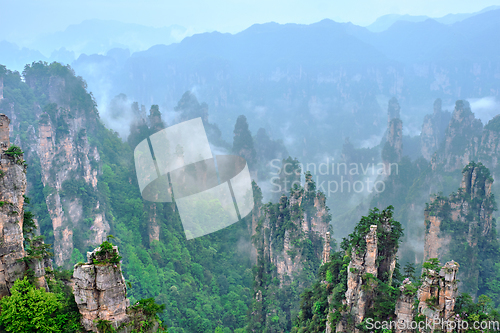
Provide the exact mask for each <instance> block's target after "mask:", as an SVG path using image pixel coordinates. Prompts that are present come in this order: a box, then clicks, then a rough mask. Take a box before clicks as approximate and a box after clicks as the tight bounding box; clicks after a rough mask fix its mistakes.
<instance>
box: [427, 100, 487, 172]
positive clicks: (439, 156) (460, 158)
mask: <svg viewBox="0 0 500 333" xmlns="http://www.w3.org/2000/svg"><path fill="white" fill-rule="evenodd" d="M482 130H483V125H482V123H481V120H479V119H476V118H475V117H474V113H472V111H471V108H470V104H469V102H467V101H461V100H460V101H457V102H456V103H455V110H454V111H453V114H452V117H451V120H450V123H449V124H448V128H447V129H446V135H445V138H444V144H443V146H442V147H441V149H440V151H438V152H437V153H435V154H434V156H433V157H432V160H431V164H432V169H433V170H437V168H438V167H439V166H442V167H443V168H444V171H447V172H450V171H454V170H457V169H458V170H460V169H462V168H463V167H464V166H465V165H467V164H468V163H469V162H471V161H473V160H474V159H475V158H476V156H477V154H478V150H479V146H480V143H481V132H482Z"/></svg>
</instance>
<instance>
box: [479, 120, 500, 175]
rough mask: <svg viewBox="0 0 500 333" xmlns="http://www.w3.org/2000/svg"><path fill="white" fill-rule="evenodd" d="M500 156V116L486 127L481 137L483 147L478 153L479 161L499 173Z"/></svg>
mask: <svg viewBox="0 0 500 333" xmlns="http://www.w3.org/2000/svg"><path fill="white" fill-rule="evenodd" d="M499 156H500V115H498V116H496V117H494V118H493V119H491V120H490V121H489V122H488V124H486V126H484V130H483V134H482V136H481V146H480V148H479V152H478V160H479V161H481V162H482V163H483V164H484V165H485V166H487V167H488V168H489V169H490V170H492V171H493V172H494V173H495V174H496V172H498V169H497V167H498V158H499Z"/></svg>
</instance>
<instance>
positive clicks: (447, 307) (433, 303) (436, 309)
mask: <svg viewBox="0 0 500 333" xmlns="http://www.w3.org/2000/svg"><path fill="white" fill-rule="evenodd" d="M458 268H459V265H458V263H456V262H455V261H449V262H447V263H446V264H445V265H444V266H443V267H441V268H440V270H439V271H436V270H433V269H431V268H424V275H423V281H422V285H421V286H420V287H419V288H418V292H417V298H418V301H419V302H418V313H419V314H423V315H424V316H425V317H426V318H427V321H430V322H433V323H442V322H444V321H448V320H453V318H452V317H453V315H454V312H453V310H454V308H455V301H456V297H457V294H458V287H457V273H458ZM441 329H442V327H441V325H436V326H435V327H433V329H432V330H431V331H432V332H434V331H441ZM451 331H452V330H451V329H450V330H448V331H447V330H445V332H451Z"/></svg>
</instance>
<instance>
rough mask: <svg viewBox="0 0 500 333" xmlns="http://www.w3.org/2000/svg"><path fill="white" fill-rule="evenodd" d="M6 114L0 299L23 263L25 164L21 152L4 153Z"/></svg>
mask: <svg viewBox="0 0 500 333" xmlns="http://www.w3.org/2000/svg"><path fill="white" fill-rule="evenodd" d="M9 123H10V120H9V118H8V117H7V116H5V115H3V114H0V298H1V297H3V296H7V295H9V289H10V287H12V285H13V284H14V281H15V280H16V279H18V278H22V277H23V274H24V271H25V270H26V264H25V263H24V262H22V261H19V259H22V258H23V257H24V256H25V251H24V245H23V241H24V237H23V222H24V211H23V206H24V197H23V195H24V193H25V192H26V166H25V164H24V160H23V155H22V154H21V155H18V156H11V155H8V154H5V152H6V150H7V149H8V148H9V147H10V140H9Z"/></svg>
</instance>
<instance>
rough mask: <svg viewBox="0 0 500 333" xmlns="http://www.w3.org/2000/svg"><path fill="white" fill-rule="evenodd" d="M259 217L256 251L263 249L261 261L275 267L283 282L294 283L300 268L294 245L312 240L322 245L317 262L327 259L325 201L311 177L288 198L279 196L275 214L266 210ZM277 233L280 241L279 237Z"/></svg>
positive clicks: (328, 226) (301, 260)
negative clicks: (286, 279)
mask: <svg viewBox="0 0 500 333" xmlns="http://www.w3.org/2000/svg"><path fill="white" fill-rule="evenodd" d="M262 215H263V222H262V229H261V230H260V237H261V239H260V240H259V243H260V245H257V248H259V247H262V249H263V251H264V252H263V256H264V258H265V259H266V260H269V261H270V262H271V263H272V264H273V265H275V266H276V268H277V275H278V277H279V279H280V280H281V281H282V282H283V281H284V279H285V277H287V278H290V280H293V279H294V276H295V275H296V274H297V273H298V272H299V271H300V270H301V268H302V265H303V261H304V259H303V258H302V249H301V248H300V247H298V246H297V244H299V243H300V241H302V240H304V239H307V238H308V237H311V238H313V239H315V240H317V241H318V242H320V243H321V244H322V247H321V248H322V249H323V250H322V251H318V253H317V257H318V258H317V259H318V261H319V262H320V261H321V260H323V258H325V257H326V256H328V257H329V255H330V253H325V248H326V247H329V243H328V244H326V243H325V240H326V237H327V235H326V234H327V232H328V231H329V230H330V225H329V214H328V211H327V208H326V198H325V195H324V194H323V193H321V192H316V190H315V185H314V182H313V180H312V176H311V175H307V176H306V185H305V187H304V188H300V187H297V188H296V189H295V190H293V189H292V190H291V192H290V197H286V196H285V195H283V196H281V198H280V200H279V203H278V210H277V211H274V210H270V209H269V208H267V210H265V211H264V212H263V213H262ZM280 233H283V238H281V237H278V235H279V234H280ZM281 242H282V243H281Z"/></svg>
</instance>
